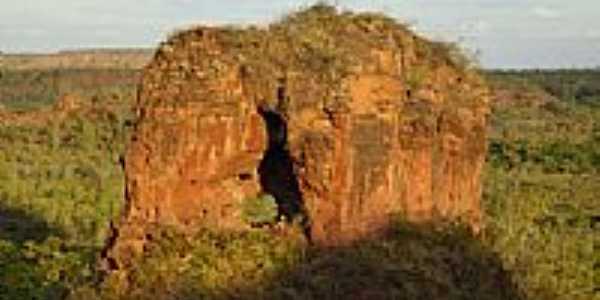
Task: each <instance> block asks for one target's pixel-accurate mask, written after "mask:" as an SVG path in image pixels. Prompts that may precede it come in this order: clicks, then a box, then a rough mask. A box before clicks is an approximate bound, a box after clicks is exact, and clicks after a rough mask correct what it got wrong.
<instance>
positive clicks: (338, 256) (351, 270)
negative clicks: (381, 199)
mask: <svg viewBox="0 0 600 300" xmlns="http://www.w3.org/2000/svg"><path fill="white" fill-rule="evenodd" d="M242 240H243V238H242V239H240V238H239V237H238V238H227V239H220V238H217V239H216V240H213V241H212V242H211V241H208V243H209V244H211V245H213V246H211V247H213V248H214V250H215V251H212V250H211V251H206V249H204V250H202V251H200V252H197V253H202V255H200V256H199V257H196V258H191V259H190V258H189V256H186V255H183V256H184V257H187V262H188V263H189V261H196V263H192V264H191V266H192V267H190V268H188V272H189V273H193V274H195V275H193V276H189V274H187V275H186V274H185V272H184V273H177V272H175V273H173V274H177V276H179V277H177V279H174V278H172V276H171V275H169V271H167V270H168V267H167V265H166V264H165V265H164V266H163V267H157V268H155V269H154V270H155V271H154V272H156V270H162V273H160V275H157V274H153V275H151V276H141V275H140V273H138V274H136V275H135V276H133V277H132V278H138V279H139V278H144V279H145V280H147V281H146V284H145V286H144V284H142V285H137V286H136V283H134V284H133V286H130V287H129V288H128V291H134V290H135V292H134V294H135V297H134V296H133V295H132V294H125V295H126V296H121V297H120V298H119V299H134V298H135V299H190V300H191V299H219V300H220V299H426V300H436V299H465V300H466V299H469V300H470V299H478V300H486V299H489V300H499V299H507V300H508V299H510V300H519V299H525V297H524V296H522V293H521V292H520V291H519V289H518V288H517V287H516V285H515V284H514V282H513V279H512V277H511V274H510V273H509V272H507V271H506V270H504V269H503V267H502V263H501V261H500V259H499V258H498V257H497V256H496V255H495V254H494V253H493V252H491V251H490V250H489V249H488V248H487V247H485V246H484V245H483V244H482V243H481V242H480V241H479V240H478V239H477V238H475V237H473V236H471V235H470V234H469V233H468V232H467V231H466V230H462V229H457V230H453V232H441V231H437V230H431V229H428V228H415V227H411V226H398V227H397V228H395V229H394V230H393V232H391V233H390V234H389V235H387V236H386V237H384V238H379V239H376V240H367V241H361V242H357V243H355V244H354V245H349V246H346V247H339V248H330V249H323V248H308V249H304V250H301V255H299V256H297V259H295V260H292V261H294V262H293V263H289V261H290V260H286V258H285V257H281V256H279V257H278V256H276V255H275V256H272V257H271V258H264V257H267V256H268V255H267V254H265V253H267V252H268V251H270V249H273V248H277V247H278V246H277V244H272V245H269V246H267V247H265V248H264V249H262V250H259V251H257V248H260V247H261V246H256V245H257V244H252V243H253V242H250V243H246V242H243V241H242ZM226 241H229V242H230V243H236V244H237V246H236V247H237V248H232V247H230V246H228V245H227V244H226V243H227V242H226ZM202 243H203V244H206V243H207V241H206V240H205V241H203V242H202ZM215 245H216V246H215ZM244 251H248V252H251V251H254V252H256V253H261V256H249V257H243V256H244ZM159 253H161V254H162V255H165V254H166V252H165V251H159ZM169 255H171V254H169ZM214 255H216V256H220V258H218V259H217V260H213V259H212V258H211V257H212V256H214ZM251 257H255V258H254V259H251ZM256 257H258V258H256ZM273 257H275V258H273ZM236 260H240V261H236ZM162 261H164V258H163V259H162ZM155 262H156V260H155ZM215 262H216V263H215ZM281 262H287V263H282V264H281V265H280V267H277V266H274V265H276V264H278V263H281ZM175 265H176V266H177V267H178V268H181V269H184V268H185V267H184V263H181V264H175ZM215 265H218V266H217V267H215ZM248 265H252V266H251V267H248ZM138 267H139V266H138ZM207 270H209V271H207ZM194 272H195V273H194ZM146 275H147V274H146ZM152 278H153V279H152ZM137 284H139V282H138V283H137ZM142 286H144V287H142ZM136 289H137V290H136ZM142 290H143V292H142ZM86 298H87V297H86ZM104 298H105V297H104V296H100V297H98V299H104ZM87 299H89V298H87Z"/></svg>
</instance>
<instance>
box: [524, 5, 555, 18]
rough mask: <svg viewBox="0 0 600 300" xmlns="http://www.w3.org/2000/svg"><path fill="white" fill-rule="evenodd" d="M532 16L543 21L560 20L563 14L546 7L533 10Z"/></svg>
mask: <svg viewBox="0 0 600 300" xmlns="http://www.w3.org/2000/svg"><path fill="white" fill-rule="evenodd" d="M531 12H532V14H533V15H534V16H536V17H538V18H541V19H558V18H560V17H561V14H560V12H559V11H558V10H556V9H554V8H550V7H545V6H536V7H534V8H533V9H532V10H531Z"/></svg>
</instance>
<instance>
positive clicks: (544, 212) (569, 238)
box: [484, 71, 600, 299]
mask: <svg viewBox="0 0 600 300" xmlns="http://www.w3.org/2000/svg"><path fill="white" fill-rule="evenodd" d="M597 75H598V74H597V72H596V73H594V71H589V72H585V71H551V72H541V71H537V72H524V73H512V74H510V75H509V73H506V72H504V73H501V74H495V73H494V74H492V75H491V80H492V82H493V83H494V84H495V86H496V88H497V89H501V88H506V87H510V88H512V89H515V88H517V89H521V91H523V89H524V90H534V91H535V90H539V89H540V87H539V86H538V84H541V89H543V90H547V91H548V92H552V93H555V94H554V96H555V97H558V98H553V97H552V96H546V97H544V95H543V94H541V95H539V94H538V98H540V99H538V100H537V102H535V101H534V102H531V101H520V100H523V99H518V98H517V99H511V101H512V102H511V103H510V104H509V105H506V104H505V103H502V101H498V102H497V103H498V105H496V106H495V107H494V113H493V120H492V125H493V128H492V131H491V133H490V137H489V139H490V147H489V156H488V165H487V171H486V175H485V185H484V187H485V188H484V204H485V206H486V207H485V212H486V214H485V215H486V216H487V220H486V223H487V226H488V228H487V232H486V233H487V234H488V237H487V238H488V243H489V244H490V245H492V246H493V248H494V249H495V250H496V251H497V253H499V254H500V256H501V257H502V261H503V262H504V264H505V266H506V267H507V269H508V270H511V271H512V273H513V274H514V276H515V279H516V282H518V284H519V285H520V286H521V287H522V289H523V290H525V291H527V294H528V296H529V299H597V294H595V293H597V290H596V291H595V289H597V282H594V278H595V277H596V278H598V275H600V274H598V269H597V266H594V262H597V261H598V259H599V256H598V249H597V248H596V249H594V247H595V246H594V240H593V238H594V234H597V230H598V228H597V225H595V224H594V220H595V219H596V222H597V218H598V212H599V211H600V198H598V195H599V194H600V177H599V175H600V109H598V108H599V106H597V103H600V101H599V100H600V94H599V93H596V94H595V95H589V96H586V97H585V98H563V97H566V96H565V95H566V94H563V92H561V91H566V90H570V89H571V86H572V84H573V83H577V85H578V86H579V88H581V89H588V88H594V86H596V85H597V84H598V82H592V81H590V79H591V78H595V79H596V81H597V80H598V76H597ZM595 76H596V77H595ZM557 77H559V78H562V79H561V80H557V81H555V79H556V78H557ZM515 85H517V87H515ZM588 85H589V86H588ZM498 94H499V93H498ZM544 98H545V100H544ZM594 226H596V227H594ZM595 268H596V269H595ZM594 297H596V298H594Z"/></svg>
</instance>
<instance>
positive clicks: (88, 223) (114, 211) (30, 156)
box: [0, 72, 132, 300]
mask: <svg viewBox="0 0 600 300" xmlns="http://www.w3.org/2000/svg"><path fill="white" fill-rule="evenodd" d="M23 75H24V76H27V77H35V76H36V75H35V72H34V74H30V75H25V74H23ZM4 78H6V77H4ZM63 80H65V79H63ZM4 84H7V83H6V82H4ZM35 89H37V87H35V86H34V87H32V90H35ZM6 90H9V89H8V88H7V89H6ZM94 91H95V92H96V93H98V95H103V94H104V93H108V92H107V91H104V90H102V89H96V90H94ZM90 92H92V91H90ZM131 92H132V91H127V90H123V91H120V92H119V93H118V94H112V93H113V92H112V91H111V92H110V93H111V94H112V96H111V97H110V98H107V99H104V101H103V103H102V104H100V105H98V104H97V103H96V104H94V103H92V100H91V98H97V97H99V96H91V97H90V98H89V99H87V101H83V103H82V105H83V106H84V107H83V108H82V109H80V110H78V111H73V112H57V111H52V110H49V109H46V108H44V109H43V110H36V111H23V110H21V112H20V113H19V114H18V115H15V119H14V120H9V121H6V122H5V123H2V120H1V119H0V124H2V126H1V127H0V299H11V300H13V299H62V298H64V297H65V296H66V294H67V292H68V291H69V290H71V289H73V288H74V287H76V286H79V285H81V284H82V283H84V282H88V281H90V280H92V279H94V277H95V276H96V274H95V272H94V265H95V264H96V260H97V255H98V252H99V250H100V249H101V248H102V247H103V246H104V243H105V240H106V236H107V232H108V230H109V223H110V222H111V221H112V220H113V219H114V218H115V217H117V216H118V214H119V212H120V210H121V206H122V202H123V200H122V197H123V186H124V178H123V171H122V169H121V168H120V166H119V159H120V156H121V155H122V153H123V151H124V146H125V141H126V139H127V132H128V131H129V130H128V127H127V126H126V125H127V124H130V123H131V113H130V112H129V110H130V108H129V107H130V103H129V102H130V100H129V99H128V98H121V97H120V96H119V95H127V94H128V93H131ZM3 99H4V98H3ZM14 99H15V98H11V97H9V98H8V102H9V103H13V104H16V103H17V102H13V100H14ZM27 102H28V103H31V104H32V105H29V104H25V105H22V106H20V108H21V109H23V108H24V107H31V106H38V105H41V103H35V104H33V103H34V102H36V101H27ZM19 103H21V101H20V100H19ZM21 104H22V103H21ZM50 104H51V103H48V104H47V105H50ZM10 105H12V104H9V106H10ZM0 118H1V117H0Z"/></svg>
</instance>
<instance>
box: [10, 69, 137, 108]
mask: <svg viewBox="0 0 600 300" xmlns="http://www.w3.org/2000/svg"><path fill="white" fill-rule="evenodd" d="M0 73H1V74H0V102H1V104H2V106H4V107H5V108H6V109H8V110H12V111H27V110H32V109H36V108H42V107H45V106H48V105H49V104H51V103H53V102H54V101H55V99H57V97H59V96H61V95H64V94H77V95H82V96H85V97H91V96H96V97H100V98H102V97H103V96H104V97H105V96H107V95H112V94H118V95H121V96H122V94H123V93H124V92H133V91H135V86H136V84H137V77H138V74H139V71H138V70H129V69H115V70H111V69H106V70H94V69H89V70H77V69H55V70H43V71H19V70H0Z"/></svg>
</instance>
